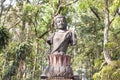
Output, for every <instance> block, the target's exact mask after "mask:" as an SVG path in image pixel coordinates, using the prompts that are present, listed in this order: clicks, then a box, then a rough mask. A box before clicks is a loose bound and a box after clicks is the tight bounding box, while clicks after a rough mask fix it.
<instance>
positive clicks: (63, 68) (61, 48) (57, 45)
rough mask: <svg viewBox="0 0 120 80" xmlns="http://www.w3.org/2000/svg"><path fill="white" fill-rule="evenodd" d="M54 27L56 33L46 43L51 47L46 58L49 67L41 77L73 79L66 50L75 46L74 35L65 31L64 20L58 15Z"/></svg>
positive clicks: (65, 23) (65, 24)
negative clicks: (70, 46)
mask: <svg viewBox="0 0 120 80" xmlns="http://www.w3.org/2000/svg"><path fill="white" fill-rule="evenodd" d="M54 26H55V27H56V32H54V33H53V34H52V35H50V36H49V37H48V39H47V43H48V44H49V45H50V46H52V50H51V52H50V54H49V56H48V59H49V65H48V66H47V68H46V69H45V71H44V72H43V74H42V76H41V77H47V78H53V77H64V78H71V77H73V71H72V68H71V67H70V60H71V57H70V56H69V55H66V51H67V48H68V46H69V44H70V45H75V44H76V34H75V33H74V32H73V31H70V30H67V21H66V18H65V17H64V16H63V15H61V14H59V15H57V16H56V17H55V18H54Z"/></svg>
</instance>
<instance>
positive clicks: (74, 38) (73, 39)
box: [70, 31, 77, 46]
mask: <svg viewBox="0 0 120 80" xmlns="http://www.w3.org/2000/svg"><path fill="white" fill-rule="evenodd" d="M76 43H77V35H76V34H75V32H73V31H71V35H70V44H71V45H72V46H74V45H76Z"/></svg>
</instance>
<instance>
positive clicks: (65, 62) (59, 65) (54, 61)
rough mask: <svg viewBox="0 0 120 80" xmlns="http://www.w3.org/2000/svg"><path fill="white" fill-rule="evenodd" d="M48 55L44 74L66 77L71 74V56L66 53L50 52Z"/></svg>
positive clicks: (69, 76) (49, 76)
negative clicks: (47, 63) (47, 64)
mask: <svg viewBox="0 0 120 80" xmlns="http://www.w3.org/2000/svg"><path fill="white" fill-rule="evenodd" d="M48 57H49V66H48V67H47V68H46V69H45V71H44V75H45V76H47V77H48V78H51V77H67V78H71V77H72V76H73V71H72V68H71V67H70V60H71V57H70V56H68V55H65V54H64V55H60V54H51V55H49V56H48Z"/></svg>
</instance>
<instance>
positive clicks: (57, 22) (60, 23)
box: [54, 14, 67, 30]
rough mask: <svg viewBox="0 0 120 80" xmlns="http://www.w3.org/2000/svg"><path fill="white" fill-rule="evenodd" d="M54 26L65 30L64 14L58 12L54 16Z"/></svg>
mask: <svg viewBox="0 0 120 80" xmlns="http://www.w3.org/2000/svg"><path fill="white" fill-rule="evenodd" d="M54 26H55V27H56V28H57V29H62V30H66V28H67V21H66V18H65V16H63V15H61V14H58V15H57V16H56V17H55V18H54Z"/></svg>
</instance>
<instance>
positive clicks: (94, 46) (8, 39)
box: [0, 0, 120, 80]
mask: <svg viewBox="0 0 120 80" xmlns="http://www.w3.org/2000/svg"><path fill="white" fill-rule="evenodd" d="M58 14H62V15H64V16H65V17H66V19H67V22H68V26H67V28H68V29H72V30H74V32H75V33H76V34H77V45H75V46H70V47H69V48H68V50H67V53H66V54H68V55H70V56H71V57H72V61H71V66H72V69H73V71H74V74H78V75H79V76H80V79H81V80H120V0H0V80H40V75H41V73H42V71H43V70H44V68H45V66H46V65H48V58H47V55H48V52H49V50H50V46H49V45H48V44H47V43H46V39H47V37H48V35H49V34H51V33H53V32H54V31H55V28H54V17H55V16H56V15H58Z"/></svg>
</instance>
